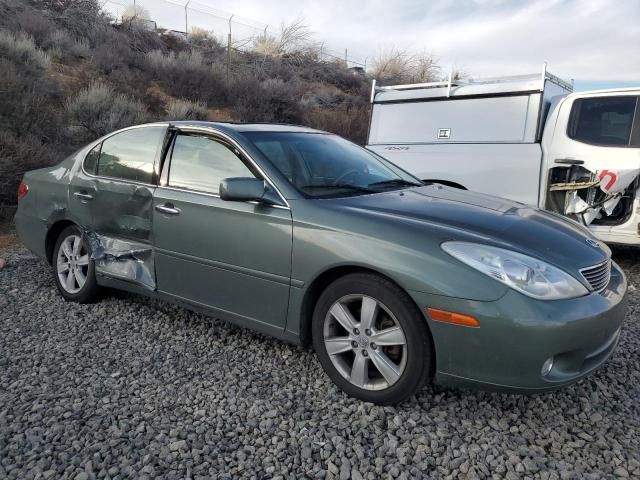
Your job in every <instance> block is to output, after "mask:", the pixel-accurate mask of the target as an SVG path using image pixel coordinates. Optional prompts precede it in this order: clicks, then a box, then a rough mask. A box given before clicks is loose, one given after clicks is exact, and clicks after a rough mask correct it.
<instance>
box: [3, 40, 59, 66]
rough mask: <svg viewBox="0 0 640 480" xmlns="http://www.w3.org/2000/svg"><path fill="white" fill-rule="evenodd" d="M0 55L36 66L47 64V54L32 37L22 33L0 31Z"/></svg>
mask: <svg viewBox="0 0 640 480" xmlns="http://www.w3.org/2000/svg"><path fill="white" fill-rule="evenodd" d="M0 55H2V56H4V57H6V58H9V59H11V60H13V61H15V62H22V63H26V64H30V65H33V66H35V67H37V68H42V69H43V68H46V67H47V66H48V65H49V55H47V53H46V52H44V51H42V50H40V49H39V48H38V47H36V44H35V43H34V41H33V38H31V37H30V36H29V35H25V34H23V33H18V34H13V33H10V32H7V31H0Z"/></svg>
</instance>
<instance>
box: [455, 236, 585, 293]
mask: <svg viewBox="0 0 640 480" xmlns="http://www.w3.org/2000/svg"><path fill="white" fill-rule="evenodd" d="M442 249H443V250H444V251H445V252H447V253H448V254H449V255H451V256H452V257H455V258H457V259H458V260H460V261H461V262H464V263H466V264H467V265H469V266H470V267H473V268H475V269H476V270H478V271H480V272H482V273H484V274H485V275H488V276H490V277H491V278H494V279H496V280H498V281H499V282H502V283H504V284H505V285H507V286H509V287H511V288H513V289H514V290H517V291H519V292H520V293H524V294H525V295H528V296H529V297H533V298H537V299H540V300H558V299H561V298H575V297H581V296H583V295H587V294H588V293H589V291H588V290H587V288H586V287H585V286H584V285H582V284H581V283H580V282H579V281H578V280H576V279H575V278H573V277H572V276H571V275H569V274H568V273H566V272H564V271H562V270H560V269H559V268H556V267H554V266H552V265H549V264H548V263H545V262H543V261H541V260H538V259H536V258H532V257H529V256H527V255H523V254H521V253H517V252H513V251H511V250H505V249H503V248H497V247H491V246H489V245H481V244H478V243H468V242H445V243H443V244H442Z"/></svg>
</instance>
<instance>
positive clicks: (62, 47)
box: [43, 30, 89, 61]
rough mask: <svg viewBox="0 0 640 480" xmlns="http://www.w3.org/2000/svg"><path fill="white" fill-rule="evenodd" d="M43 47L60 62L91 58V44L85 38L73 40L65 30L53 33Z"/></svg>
mask: <svg viewBox="0 0 640 480" xmlns="http://www.w3.org/2000/svg"><path fill="white" fill-rule="evenodd" d="M43 47H44V48H47V49H48V50H49V53H50V55H51V56H52V57H53V58H54V59H56V60H58V61H64V60H67V59H72V58H86V57H88V56H89V42H87V40H85V39H84V38H72V37H71V36H70V35H69V34H68V33H67V32H65V31H64V30H55V31H53V32H52V33H51V34H50V35H49V37H47V39H46V40H45V41H44V42H43Z"/></svg>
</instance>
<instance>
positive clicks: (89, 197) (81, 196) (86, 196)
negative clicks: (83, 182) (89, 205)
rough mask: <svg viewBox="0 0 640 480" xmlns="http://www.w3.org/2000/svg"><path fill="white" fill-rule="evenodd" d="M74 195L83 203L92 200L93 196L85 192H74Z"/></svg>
mask: <svg viewBox="0 0 640 480" xmlns="http://www.w3.org/2000/svg"><path fill="white" fill-rule="evenodd" d="M74 195H75V196H76V197H77V198H79V199H80V200H84V201H87V200H93V195H91V194H89V193H87V192H75V193H74Z"/></svg>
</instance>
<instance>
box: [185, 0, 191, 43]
mask: <svg viewBox="0 0 640 480" xmlns="http://www.w3.org/2000/svg"><path fill="white" fill-rule="evenodd" d="M190 3H191V0H187V3H185V4H184V36H185V38H186V39H187V40H188V39H189V14H188V13H187V7H188V6H189V4H190Z"/></svg>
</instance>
